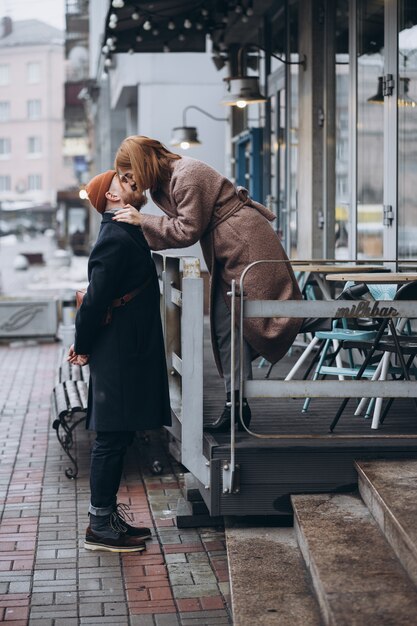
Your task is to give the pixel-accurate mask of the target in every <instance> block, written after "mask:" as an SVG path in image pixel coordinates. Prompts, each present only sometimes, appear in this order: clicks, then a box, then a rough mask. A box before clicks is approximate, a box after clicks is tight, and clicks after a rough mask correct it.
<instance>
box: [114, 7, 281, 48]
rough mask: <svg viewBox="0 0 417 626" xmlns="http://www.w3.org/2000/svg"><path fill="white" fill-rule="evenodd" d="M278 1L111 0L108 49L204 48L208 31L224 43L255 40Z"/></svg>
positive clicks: (224, 44) (216, 40) (226, 44)
mask: <svg viewBox="0 0 417 626" xmlns="http://www.w3.org/2000/svg"><path fill="white" fill-rule="evenodd" d="M121 4H123V6H122V7H120V8H118V7H119V6H120V5H121ZM274 4H275V5H276V4H277V1H276V0H275V1H274V0H232V1H231V2H219V1H218V0H197V1H190V0H154V2H138V1H137V0H136V1H135V0H124V1H122V2H121V1H120V0H110V2H109V11H108V13H107V17H106V30H105V37H104V42H103V44H104V46H105V49H104V53H110V54H111V53H112V52H129V51H130V52H204V51H205V49H206V36H207V35H210V36H211V38H212V39H213V42H214V43H215V45H217V46H218V47H220V48H223V47H224V48H226V47H227V46H229V45H230V44H233V43H236V44H241V43H246V42H248V41H253V42H256V41H257V39H256V38H257V33H258V31H259V28H260V26H261V24H262V21H263V19H264V16H265V14H266V13H267V12H268V11H269V10H270V9H271V7H272V6H273V5H274ZM107 48H108V49H107Z"/></svg>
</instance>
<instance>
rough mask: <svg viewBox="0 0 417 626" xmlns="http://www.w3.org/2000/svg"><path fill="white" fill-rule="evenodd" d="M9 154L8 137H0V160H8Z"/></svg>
mask: <svg viewBox="0 0 417 626" xmlns="http://www.w3.org/2000/svg"><path fill="white" fill-rule="evenodd" d="M10 152H11V141H10V139H9V138H8V137H0V158H1V159H8V158H9V156H10Z"/></svg>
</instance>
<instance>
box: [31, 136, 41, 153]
mask: <svg viewBox="0 0 417 626" xmlns="http://www.w3.org/2000/svg"><path fill="white" fill-rule="evenodd" d="M41 152H42V139H41V137H28V154H40V153H41Z"/></svg>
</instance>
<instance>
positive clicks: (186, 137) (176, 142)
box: [169, 126, 201, 150]
mask: <svg viewBox="0 0 417 626" xmlns="http://www.w3.org/2000/svg"><path fill="white" fill-rule="evenodd" d="M169 143H170V145H171V146H180V147H181V148H183V149H184V150H186V149H187V148H189V147H190V146H199V145H201V141H200V140H199V139H198V136H197V128H196V127H195V126H177V127H176V128H173V129H172V135H171V141H170V142H169Z"/></svg>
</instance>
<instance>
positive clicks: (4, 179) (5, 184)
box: [0, 176, 11, 191]
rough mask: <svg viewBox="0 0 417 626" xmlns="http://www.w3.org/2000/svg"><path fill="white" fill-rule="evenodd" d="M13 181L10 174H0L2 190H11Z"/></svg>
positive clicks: (0, 188)
mask: <svg viewBox="0 0 417 626" xmlns="http://www.w3.org/2000/svg"><path fill="white" fill-rule="evenodd" d="M10 189H11V181H10V176H0V191H10Z"/></svg>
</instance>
